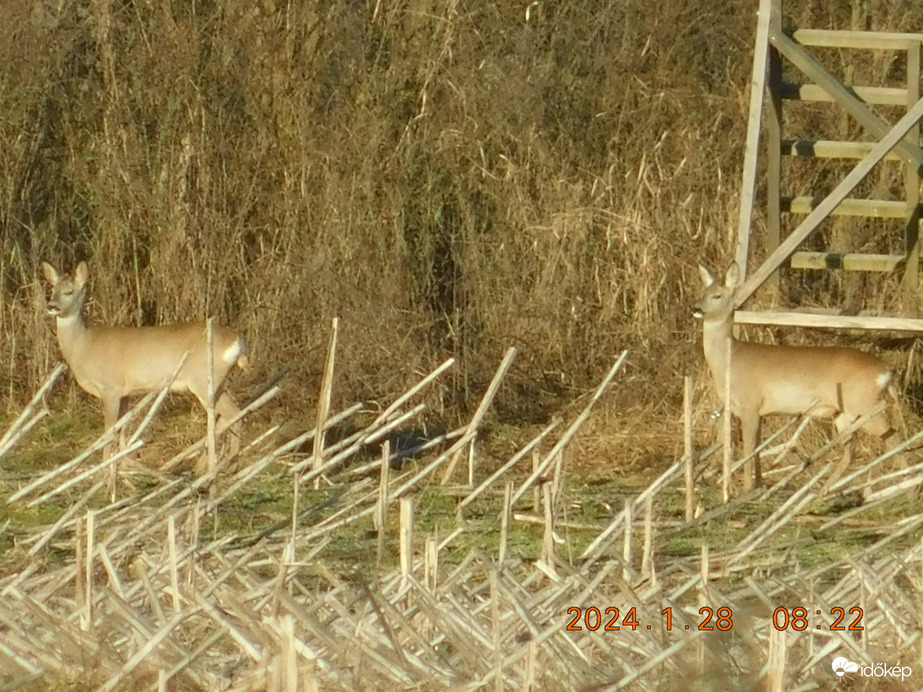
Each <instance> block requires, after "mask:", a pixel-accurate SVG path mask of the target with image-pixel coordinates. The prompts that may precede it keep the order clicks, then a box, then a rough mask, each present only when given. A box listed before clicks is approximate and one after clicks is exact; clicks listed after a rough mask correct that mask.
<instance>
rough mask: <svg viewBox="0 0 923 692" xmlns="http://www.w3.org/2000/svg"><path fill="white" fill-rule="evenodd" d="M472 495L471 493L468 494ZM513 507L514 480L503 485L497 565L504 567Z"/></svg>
mask: <svg viewBox="0 0 923 692" xmlns="http://www.w3.org/2000/svg"><path fill="white" fill-rule="evenodd" d="M468 497H470V495H469V496H468ZM512 509H513V481H506V483H504V485H503V509H502V510H501V513H500V545H499V548H498V550H497V567H498V568H499V569H503V563H504V562H506V542H507V536H508V534H509V528H510V513H511V512H512Z"/></svg>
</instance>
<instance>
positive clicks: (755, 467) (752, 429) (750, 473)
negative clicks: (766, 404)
mask: <svg viewBox="0 0 923 692" xmlns="http://www.w3.org/2000/svg"><path fill="white" fill-rule="evenodd" d="M739 417H740V431H741V434H742V436H743V442H744V456H745V457H750V458H749V459H748V460H747V463H746V464H744V492H750V491H751V490H753V487H754V485H755V486H756V487H757V488H760V487H762V485H763V474H762V472H761V471H760V455H759V454H758V453H755V450H756V448H757V447H759V444H760V417H759V414H758V413H757V412H755V411H747V412H744V413H741V415H740V416H739Z"/></svg>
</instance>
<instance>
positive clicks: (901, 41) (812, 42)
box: [792, 29, 923, 50]
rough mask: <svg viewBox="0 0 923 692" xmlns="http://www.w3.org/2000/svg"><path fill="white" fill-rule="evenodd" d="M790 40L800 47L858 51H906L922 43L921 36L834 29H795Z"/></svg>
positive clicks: (922, 38)
mask: <svg viewBox="0 0 923 692" xmlns="http://www.w3.org/2000/svg"><path fill="white" fill-rule="evenodd" d="M792 38H794V39H795V40H796V41H797V42H798V43H800V44H801V45H802V46H819V47H823V48H857V49H860V50H868V49H872V50H874V49H879V50H907V49H908V48H909V47H910V46H912V45H913V44H915V43H921V42H923V34H898V33H894V32H884V31H849V30H846V31H844V30H834V29H796V30H795V32H794V33H793V34H792Z"/></svg>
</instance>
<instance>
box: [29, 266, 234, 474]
mask: <svg viewBox="0 0 923 692" xmlns="http://www.w3.org/2000/svg"><path fill="white" fill-rule="evenodd" d="M42 272H43V273H44V275H45V278H46V279H47V280H48V283H49V284H50V285H51V299H50V300H49V301H48V312H49V313H50V314H52V315H54V316H55V317H56V318H57V328H58V329H57V331H58V344H59V345H60V347H61V353H62V354H63V355H64V360H65V361H67V365H68V367H70V369H71V372H73V373H74V378H75V379H76V380H77V384H79V385H80V386H81V387H82V388H83V389H84V390H85V391H86V392H87V393H88V394H91V395H92V396H94V397H96V398H98V399H101V400H102V404H103V418H104V420H105V425H106V430H108V429H110V428H111V427H112V426H113V425H115V423H116V422H117V421H118V419H119V418H120V417H121V416H123V415H124V414H125V412H126V411H127V410H128V397H129V396H132V395H134V394H143V393H146V392H150V391H154V390H157V389H160V388H161V387H163V386H164V385H165V384H166V382H167V381H168V380H169V379H170V377H171V376H172V375H173V373H174V371H175V370H176V368H177V366H178V365H179V364H180V361H181V360H182V358H183V356H184V355H185V354H186V353H187V352H188V353H189V355H188V357H187V358H186V362H185V363H184V364H183V367H182V368H181V369H180V371H179V373H178V374H177V376H176V378H175V379H174V380H173V384H172V385H171V386H170V389H171V391H179V392H192V393H193V394H194V395H195V397H196V398H197V399H198V400H199V402H200V403H201V404H202V406H203V407H206V406H207V405H208V369H207V362H208V360H207V358H208V356H207V353H206V350H207V349H206V346H207V344H206V326H205V323H204V322H190V323H184V324H171V325H164V326H159V327H104V326H103V327H88V326H87V325H86V324H85V323H84V318H83V303H84V300H85V299H86V289H87V278H88V277H89V270H88V269H87V265H86V262H81V263H80V264H78V265H77V268H76V269H75V270H74V272H73V274H65V275H63V276H62V275H61V274H59V273H58V272H57V270H55V268H54V267H53V266H51V265H50V264H48V262H44V263H42ZM212 349H213V353H214V358H213V362H214V375H213V379H212V381H213V384H214V388H215V413H216V414H217V416H218V418H219V419H220V418H223V419H225V420H230V419H231V418H233V417H234V416H236V415H237V414H238V412H239V409H238V408H237V405H236V404H235V403H234V401H233V399H232V398H231V396H230V395H229V394H228V393H227V392H226V391H225V388H224V385H225V380H226V379H227V377H228V374H229V373H230V372H231V369H232V368H233V367H234V366H235V365H237V366H239V367H241V368H245V367H246V366H247V363H248V359H247V345H246V343H245V342H244V340H243V339H241V338H240V337H238V336H237V335H236V334H235V333H234V332H232V331H231V330H230V329H227V328H225V327H221V326H214V327H213V328H212ZM235 427H237V426H235ZM231 433H232V434H231V450H230V451H231V455H232V456H233V455H236V454H237V452H238V450H239V448H240V439H239V435H238V431H237V430H232V431H231ZM110 447H111V445H110V446H109V447H107V448H106V450H105V451H104V456H105V457H106V458H108V456H109V455H110V453H111V449H110ZM197 470H201V468H200V467H199V468H197Z"/></svg>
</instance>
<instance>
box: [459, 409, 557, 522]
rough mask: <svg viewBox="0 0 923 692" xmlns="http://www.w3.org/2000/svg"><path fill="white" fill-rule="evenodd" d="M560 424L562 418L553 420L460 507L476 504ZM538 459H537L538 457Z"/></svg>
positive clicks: (466, 498)
mask: <svg viewBox="0 0 923 692" xmlns="http://www.w3.org/2000/svg"><path fill="white" fill-rule="evenodd" d="M560 424H561V419H560V418H555V419H554V420H552V421H551V423H549V424H548V425H546V426H545V427H544V429H542V431H541V432H540V433H539V434H538V435H536V436H535V437H533V438H532V439H531V440H529V442H528V443H526V445H525V446H524V447H523V448H522V449H520V450H519V451H518V452H516V454H514V455H513V456H512V457H510V459H509V461H507V462H506V463H505V464H503V465H502V466H501V467H500V468H498V469H497V470H496V471H494V472H493V473H492V474H491V475H490V476H489V477H488V478H487V480H485V481H484V482H483V483H481V484H480V485H479V486H478V487H477V488H475V489H474V490H472V491H471V492H470V493H469V494H468V495H467V496H466V497H465V498H464V499H463V500H462V501H461V503H460V504H459V507H461V508H464V507H466V506H468V505H469V504H471V503H472V502H474V500H476V499H477V498H478V497H479V496H480V495H481V493H483V492H484V491H485V490H487V489H488V488H489V487H490V486H492V485H493V484H494V483H495V482H496V481H497V479H499V478H500V476H502V475H503V474H504V473H506V472H507V471H509V470H510V469H511V468H513V466H515V465H516V464H517V462H519V461H520V460H521V459H522V458H523V457H524V456H526V455H527V454H528V453H529V452H531V451H532V450H533V449H536V448H537V447H538V445H539V444H540V443H541V441H542V440H543V439H545V437H547V436H548V435H549V434H550V433H551V431H553V430H554V429H555V428H556V427H558V426H559V425H560ZM536 458H537V457H536ZM534 468H535V467H534V466H533V470H534ZM535 506H536V507H538V503H536V504H535Z"/></svg>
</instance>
